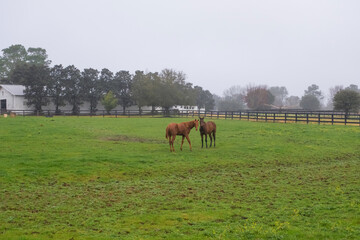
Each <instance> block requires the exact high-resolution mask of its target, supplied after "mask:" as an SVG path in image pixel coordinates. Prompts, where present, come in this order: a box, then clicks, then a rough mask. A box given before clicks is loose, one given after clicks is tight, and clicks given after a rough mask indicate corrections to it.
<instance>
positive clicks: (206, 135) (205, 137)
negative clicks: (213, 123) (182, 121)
mask: <svg viewBox="0 0 360 240" xmlns="http://www.w3.org/2000/svg"><path fill="white" fill-rule="evenodd" d="M205 144H206V148H207V134H206V133H205Z"/></svg>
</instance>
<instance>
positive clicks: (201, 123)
mask: <svg viewBox="0 0 360 240" xmlns="http://www.w3.org/2000/svg"><path fill="white" fill-rule="evenodd" d="M199 119H200V127H202V126H204V125H205V121H204V117H199Z"/></svg>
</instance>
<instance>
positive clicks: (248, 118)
mask: <svg viewBox="0 0 360 240" xmlns="http://www.w3.org/2000/svg"><path fill="white" fill-rule="evenodd" d="M248 121H250V112H248Z"/></svg>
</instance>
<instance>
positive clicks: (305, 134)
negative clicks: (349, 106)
mask: <svg viewBox="0 0 360 240" xmlns="http://www.w3.org/2000/svg"><path fill="white" fill-rule="evenodd" d="M186 120H191V119H169V118H163V119H161V118H121V119H120V118H99V117H93V118H91V117H54V118H42V117H39V118H37V117H17V118H0V146H1V149H0V239H149V238H150V239H163V238H166V239H211V238H213V239H356V238H357V237H358V236H360V217H359V216H360V183H359V172H360V140H359V139H360V128H359V127H352V126H329V125H303V124H281V123H260V122H258V123H257V122H247V121H238V120H214V121H215V122H216V124H217V128H218V132H217V145H216V148H211V149H205V148H204V149H202V148H201V141H200V134H199V132H196V131H195V129H193V130H192V132H191V134H190V139H191V141H192V145H193V151H192V152H190V150H189V146H188V144H187V142H186V140H185V143H184V147H183V151H182V152H181V151H180V150H179V149H180V142H181V138H180V137H177V139H176V141H175V150H176V152H175V153H170V151H169V145H168V142H167V140H166V139H165V128H166V125H167V124H168V123H169V122H181V121H186Z"/></svg>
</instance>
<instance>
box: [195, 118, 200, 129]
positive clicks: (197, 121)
mask: <svg viewBox="0 0 360 240" xmlns="http://www.w3.org/2000/svg"><path fill="white" fill-rule="evenodd" d="M194 125H195V129H196V131H197V130H198V126H199V120H197V119H195V120H194Z"/></svg>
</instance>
